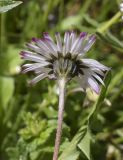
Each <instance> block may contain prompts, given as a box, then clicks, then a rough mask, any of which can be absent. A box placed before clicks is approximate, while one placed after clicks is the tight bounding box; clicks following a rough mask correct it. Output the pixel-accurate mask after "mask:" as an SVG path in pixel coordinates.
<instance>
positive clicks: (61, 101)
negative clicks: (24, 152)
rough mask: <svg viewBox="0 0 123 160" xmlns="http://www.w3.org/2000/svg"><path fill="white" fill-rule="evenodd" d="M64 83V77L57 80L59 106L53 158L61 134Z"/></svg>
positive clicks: (56, 151)
mask: <svg viewBox="0 0 123 160" xmlns="http://www.w3.org/2000/svg"><path fill="white" fill-rule="evenodd" d="M65 84H66V80H65V79H64V78H63V79H60V80H59V81H58V85H59V106H58V124H57V125H58V126H57V132H56V139H55V148H54V154H53V160H58V153H59V146H60V141H61V135H62V121H63V113H64V104H65Z"/></svg>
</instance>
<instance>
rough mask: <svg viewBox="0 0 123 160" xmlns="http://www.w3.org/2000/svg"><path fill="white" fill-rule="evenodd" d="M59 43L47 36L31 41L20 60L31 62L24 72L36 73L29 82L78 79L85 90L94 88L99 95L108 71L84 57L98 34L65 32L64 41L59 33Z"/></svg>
mask: <svg viewBox="0 0 123 160" xmlns="http://www.w3.org/2000/svg"><path fill="white" fill-rule="evenodd" d="M55 37H56V43H55V42H54V41H53V39H52V38H51V37H50V36H49V34H48V33H43V38H40V39H37V38H32V42H31V43H28V44H27V47H28V50H24V51H22V52H21V53H20V55H21V58H23V59H25V60H28V61H31V63H28V64H24V65H23V71H22V72H23V73H26V72H29V71H34V72H35V73H36V75H37V76H36V77H35V78H34V79H32V80H31V81H30V83H32V84H35V83H37V82H38V81H40V80H42V79H44V78H46V77H47V78H49V79H55V80H58V79H61V78H63V77H64V78H66V80H67V81H69V80H71V79H73V78H74V79H75V80H76V81H77V82H78V83H79V84H80V86H81V87H82V88H83V89H86V88H88V87H89V88H91V89H92V90H94V91H95V92H96V93H99V90H100V87H99V83H101V84H104V83H103V78H104V76H105V71H107V70H108V69H109V68H108V67H106V66H104V65H103V64H100V63H99V62H97V61H96V60H93V59H86V58H83V56H84V55H85V53H86V52H88V51H89V49H90V48H91V46H92V45H93V44H94V42H95V40H96V38H95V35H88V34H87V33H86V32H81V33H80V35H79V36H77V34H76V33H75V32H73V31H72V32H65V35H64V40H63V41H62V39H61V36H60V34H59V33H56V34H55Z"/></svg>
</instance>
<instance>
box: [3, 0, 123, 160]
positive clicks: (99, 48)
mask: <svg viewBox="0 0 123 160" xmlns="http://www.w3.org/2000/svg"><path fill="white" fill-rule="evenodd" d="M20 3H21V2H20V1H10V0H9V1H8V0H4V1H0V12H1V13H3V12H6V11H8V10H10V9H12V8H14V7H16V6H17V5H19V4H20ZM119 3H120V2H119V0H118V1H112V2H111V3H110V0H103V1H96V0H94V1H91V0H86V1H82V2H81V1H80V0H78V1H73V0H69V1H61V0H54V1H52V0H46V1H42V0H37V1H34V0H29V1H28V0H25V1H23V5H20V7H17V8H16V9H12V10H11V11H10V12H6V14H1V17H0V20H1V29H0V33H1V34H0V35H1V38H0V42H1V43H0V44H1V45H0V51H1V52H0V160H18V159H20V160H39V159H40V160H44V159H46V160H51V159H52V155H53V150H54V141H55V134H56V126H57V110H58V109H57V106H58V95H57V85H56V84H55V82H52V81H49V80H43V81H41V82H39V83H38V84H37V85H36V86H33V87H29V86H28V84H27V81H28V80H29V79H31V78H32V77H33V76H34V75H33V73H30V74H27V75H22V74H21V70H20V68H21V65H22V63H24V62H23V61H22V60H21V59H20V57H19V53H20V51H21V50H22V49H23V48H24V45H25V43H26V42H29V41H30V40H31V38H32V37H40V36H41V33H42V32H43V31H48V32H49V33H50V34H51V35H54V33H55V32H57V31H59V32H61V35H63V32H64V30H70V29H75V30H77V31H79V32H81V31H87V32H89V33H94V32H95V33H96V34H97V42H96V44H95V46H94V47H93V48H92V50H91V51H90V52H89V53H88V55H87V56H88V57H89V58H94V59H96V60H98V61H100V62H101V63H104V64H105V65H107V66H109V67H111V71H110V72H108V73H107V74H106V77H105V86H102V88H101V93H100V95H95V94H94V93H92V92H91V91H90V90H88V91H87V93H82V92H80V90H79V88H78V86H77V84H76V83H74V82H73V81H71V83H70V84H69V85H68V86H67V94H66V105H65V106H66V107H65V113H64V124H63V135H62V142H61V146H60V153H59V160H122V157H123V148H122V144H123V127H122V124H123V101H122V99H123V94H122V93H123V84H122V81H123V69H122V64H123V54H122V53H123V44H122V37H123V29H122V23H123V22H122V20H121V13H120V12H119V6H118V5H119ZM109 4H110V5H109ZM111 72H112V73H111Z"/></svg>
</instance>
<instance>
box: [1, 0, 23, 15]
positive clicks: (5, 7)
mask: <svg viewBox="0 0 123 160" xmlns="http://www.w3.org/2000/svg"><path fill="white" fill-rule="evenodd" d="M21 3H22V1H12V0H2V1H0V13H4V12H7V11H9V10H11V9H12V8H14V7H17V6H18V5H20V4H21Z"/></svg>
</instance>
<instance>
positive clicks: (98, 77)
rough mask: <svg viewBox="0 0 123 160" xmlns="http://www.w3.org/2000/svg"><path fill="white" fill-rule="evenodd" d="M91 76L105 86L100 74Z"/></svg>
mask: <svg viewBox="0 0 123 160" xmlns="http://www.w3.org/2000/svg"><path fill="white" fill-rule="evenodd" d="M93 76H94V77H95V78H96V79H97V80H98V81H99V82H100V83H101V84H102V85H104V86H105V84H104V82H103V80H102V79H101V78H100V76H98V75H97V74H93Z"/></svg>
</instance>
